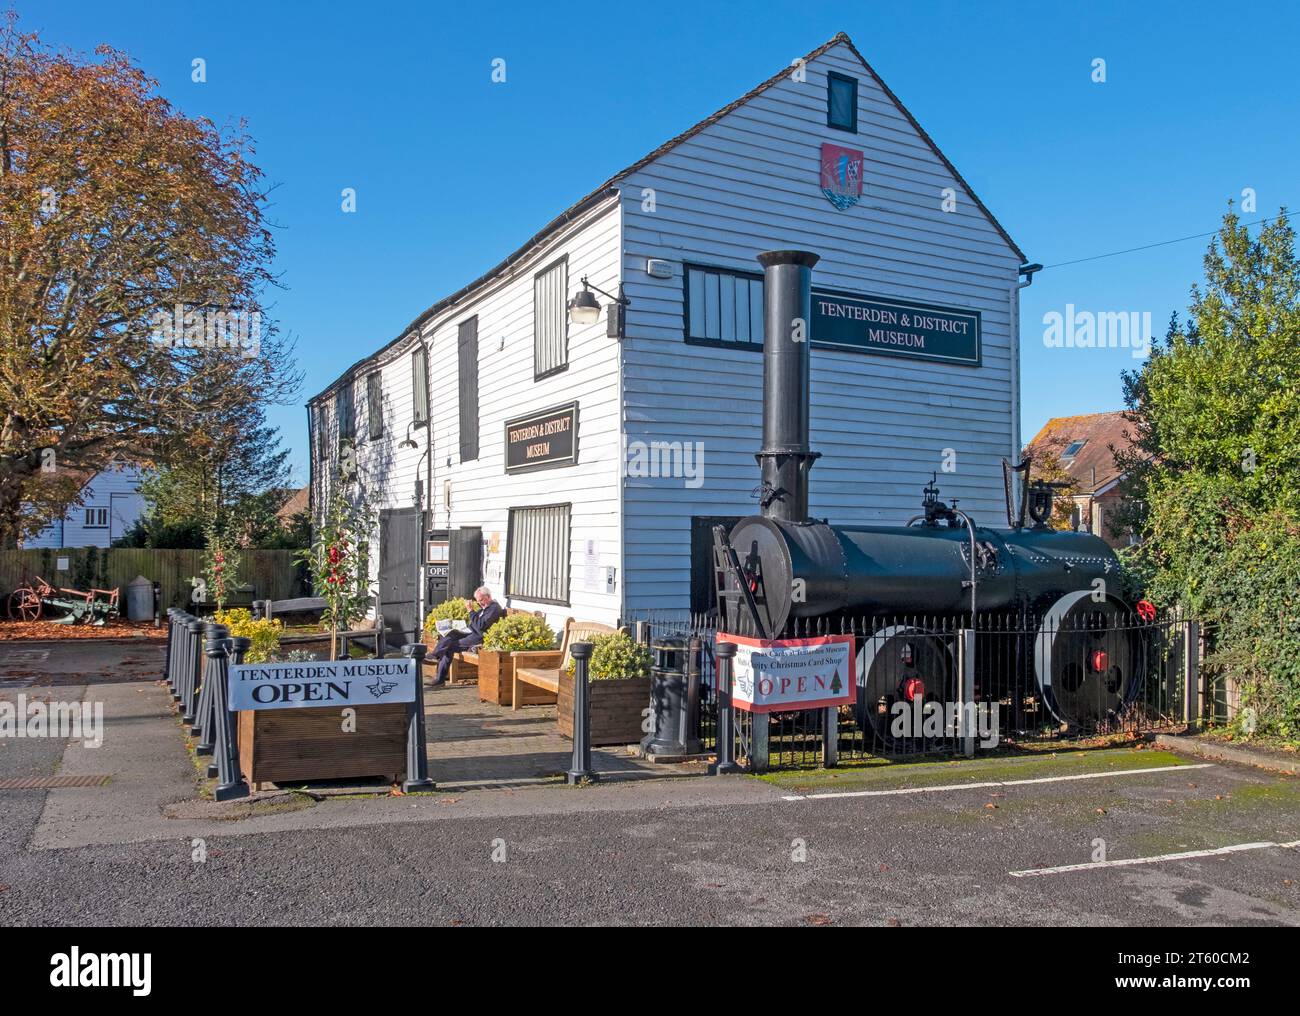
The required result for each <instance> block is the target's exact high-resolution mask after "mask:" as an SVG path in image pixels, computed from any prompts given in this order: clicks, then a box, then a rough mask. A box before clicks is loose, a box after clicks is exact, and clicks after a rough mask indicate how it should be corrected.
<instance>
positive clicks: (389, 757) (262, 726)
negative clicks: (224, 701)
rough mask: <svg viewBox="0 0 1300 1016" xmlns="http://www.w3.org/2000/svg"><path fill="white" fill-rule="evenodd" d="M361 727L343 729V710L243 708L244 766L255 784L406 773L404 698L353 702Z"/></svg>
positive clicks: (394, 777) (241, 759)
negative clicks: (347, 731)
mask: <svg viewBox="0 0 1300 1016" xmlns="http://www.w3.org/2000/svg"><path fill="white" fill-rule="evenodd" d="M352 708H355V709H356V711H357V716H356V730H355V731H353V732H352V733H350V734H345V733H344V732H343V731H342V729H341V728H342V725H343V716H342V711H341V710H339V709H333V708H328V707H325V708H320V709H254V710H245V711H243V712H241V713H239V716H238V724H239V768H240V769H241V770H242V771H243V774H244V779H246V780H247V781H248V786H249V788H250V789H252V790H256V789H258V785H259V784H262V783H278V784H284V783H303V782H307V781H313V780H332V779H338V778H340V777H366V776H382V777H383V778H384V779H387V780H389V781H392V782H396V781H398V780H399V779H400V778H401V777H402V776H404V775H405V773H406V725H407V717H408V714H409V709H410V707H409V706H408V705H407V704H406V703H404V702H391V703H383V704H381V705H373V706H354V707H352Z"/></svg>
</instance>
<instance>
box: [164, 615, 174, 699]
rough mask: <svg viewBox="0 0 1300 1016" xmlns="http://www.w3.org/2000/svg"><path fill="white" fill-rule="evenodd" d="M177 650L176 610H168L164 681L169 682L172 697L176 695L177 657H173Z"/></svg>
mask: <svg viewBox="0 0 1300 1016" xmlns="http://www.w3.org/2000/svg"><path fill="white" fill-rule="evenodd" d="M175 648H176V608H175V607H168V608H167V650H166V652H164V653H163V680H164V681H166V682H167V687H168V689H169V690H170V691H171V693H172V696H173V697H175V695H176V669H175V667H174V666H173V664H174V663H175V657H174V656H173V655H172V653H173V651H174V650H175Z"/></svg>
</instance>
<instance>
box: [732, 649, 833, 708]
mask: <svg viewBox="0 0 1300 1016" xmlns="http://www.w3.org/2000/svg"><path fill="white" fill-rule="evenodd" d="M718 641H719V642H734V643H735V644H736V658H735V662H734V664H733V665H732V673H731V704H732V705H734V706H735V707H736V708H737V709H743V710H745V711H746V712H750V713H786V712H794V711H795V710H798V709H821V708H823V707H827V706H846V705H849V704H850V703H851V702H853V699H854V694H855V692H856V684H855V683H854V680H853V667H854V657H853V636H852V635H819V636H817V637H816V638H808V639H766V640H765V639H751V638H746V637H745V636H743V635H725V634H719V635H718Z"/></svg>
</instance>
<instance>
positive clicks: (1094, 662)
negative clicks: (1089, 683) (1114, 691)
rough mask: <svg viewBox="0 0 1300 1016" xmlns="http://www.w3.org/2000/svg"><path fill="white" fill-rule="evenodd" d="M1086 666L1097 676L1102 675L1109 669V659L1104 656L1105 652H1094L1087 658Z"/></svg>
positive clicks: (1100, 650)
mask: <svg viewBox="0 0 1300 1016" xmlns="http://www.w3.org/2000/svg"><path fill="white" fill-rule="evenodd" d="M1088 666H1090V667H1091V668H1092V669H1093V670H1094V671H1096V672H1097V673H1098V674H1104V673H1105V672H1106V670H1107V669H1108V668H1109V667H1110V657H1109V656H1108V655H1107V654H1106V650H1104V649H1097V650H1094V651H1093V654H1092V655H1091V656H1089V657H1088Z"/></svg>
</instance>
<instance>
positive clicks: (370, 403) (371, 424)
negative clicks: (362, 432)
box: [366, 371, 384, 438]
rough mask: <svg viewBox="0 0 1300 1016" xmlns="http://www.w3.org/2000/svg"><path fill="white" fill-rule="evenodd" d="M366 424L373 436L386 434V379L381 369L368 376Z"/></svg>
mask: <svg viewBox="0 0 1300 1016" xmlns="http://www.w3.org/2000/svg"><path fill="white" fill-rule="evenodd" d="M366 425H367V433H368V434H369V435H370V436H371V437H372V438H376V437H382V436H383V434H384V380H383V377H382V375H380V373H379V371H375V372H374V373H373V374H370V375H368V376H367V377H366Z"/></svg>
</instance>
